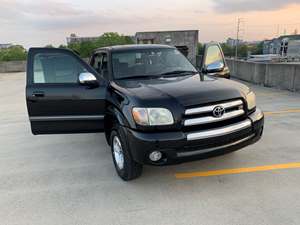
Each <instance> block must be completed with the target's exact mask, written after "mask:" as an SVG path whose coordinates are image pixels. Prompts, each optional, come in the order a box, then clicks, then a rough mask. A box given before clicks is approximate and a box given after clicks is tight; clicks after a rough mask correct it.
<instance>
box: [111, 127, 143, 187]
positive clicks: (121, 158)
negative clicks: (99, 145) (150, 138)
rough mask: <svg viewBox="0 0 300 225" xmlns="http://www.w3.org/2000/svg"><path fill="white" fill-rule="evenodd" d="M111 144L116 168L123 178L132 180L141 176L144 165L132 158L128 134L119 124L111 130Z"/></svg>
mask: <svg viewBox="0 0 300 225" xmlns="http://www.w3.org/2000/svg"><path fill="white" fill-rule="evenodd" d="M110 146H111V152H112V158H113V162H114V165H115V169H116V171H117V174H118V175H119V177H120V178H121V179H123V180H124V181H130V180H134V179H136V178H138V177H139V176H141V174H142V171H143V165H141V164H139V163H137V162H135V161H134V160H133V159H132V157H131V154H130V149H129V147H128V144H127V141H126V136H125V134H124V132H122V130H121V128H120V127H119V126H117V127H116V128H114V129H113V130H112V132H111V135H110ZM118 146H119V147H120V148H121V149H120V148H119V147H118ZM122 162H123V163H122Z"/></svg>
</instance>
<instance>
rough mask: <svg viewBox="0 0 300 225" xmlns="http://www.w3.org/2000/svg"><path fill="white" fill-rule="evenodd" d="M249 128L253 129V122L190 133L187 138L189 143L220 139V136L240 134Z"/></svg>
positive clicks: (245, 121)
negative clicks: (214, 138) (239, 132)
mask: <svg viewBox="0 0 300 225" xmlns="http://www.w3.org/2000/svg"><path fill="white" fill-rule="evenodd" d="M249 127H251V120H249V119H247V120H244V121H242V122H239V123H236V124H232V125H229V126H226V127H221V128H218V129H211V130H205V131H200V132H193V133H189V134H187V136H186V137H187V140H188V141H194V140H201V139H207V138H213V137H220V136H224V135H228V134H231V133H235V132H238V131H240V130H243V129H246V128H249Z"/></svg>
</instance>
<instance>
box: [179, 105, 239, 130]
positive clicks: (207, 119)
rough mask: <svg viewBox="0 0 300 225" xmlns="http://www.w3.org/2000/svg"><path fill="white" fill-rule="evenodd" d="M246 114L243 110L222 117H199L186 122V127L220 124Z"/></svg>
mask: <svg viewBox="0 0 300 225" xmlns="http://www.w3.org/2000/svg"><path fill="white" fill-rule="evenodd" d="M244 113H245V111H244V110H243V109H239V110H235V111H231V112H228V113H225V114H224V115H223V116H222V117H213V116H205V117H199V118H194V119H187V120H185V121H184V126H194V125H201V124H207V123H214V122H219V121H223V120H228V119H232V118H235V117H238V116H241V115H243V114H244Z"/></svg>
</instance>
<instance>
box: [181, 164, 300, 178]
mask: <svg viewBox="0 0 300 225" xmlns="http://www.w3.org/2000/svg"><path fill="white" fill-rule="evenodd" d="M292 168H300V162H297V163H287V164H276V165H267V166H257V167H248V168H235V169H224V170H211V171H205V172H192V173H176V174H175V177H176V178H177V179H187V178H193V177H210V176H219V175H228V174H239V173H253V172H259V171H269V170H281V169H292Z"/></svg>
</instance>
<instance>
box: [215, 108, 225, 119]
mask: <svg viewBox="0 0 300 225" xmlns="http://www.w3.org/2000/svg"><path fill="white" fill-rule="evenodd" d="M224 113H225V109H224V108H223V107H222V106H216V107H215V108H214V110H213V116H214V117H216V118H220V117H222V116H223V115H224Z"/></svg>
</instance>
